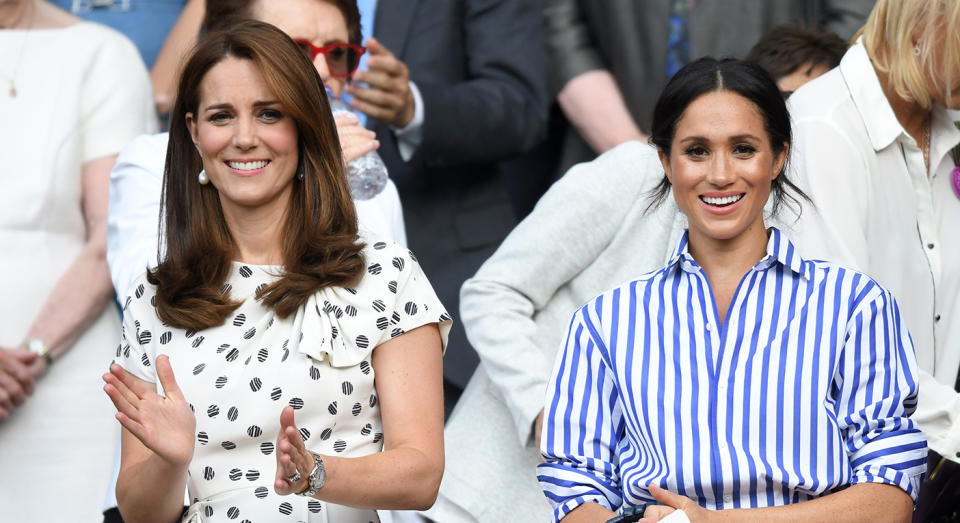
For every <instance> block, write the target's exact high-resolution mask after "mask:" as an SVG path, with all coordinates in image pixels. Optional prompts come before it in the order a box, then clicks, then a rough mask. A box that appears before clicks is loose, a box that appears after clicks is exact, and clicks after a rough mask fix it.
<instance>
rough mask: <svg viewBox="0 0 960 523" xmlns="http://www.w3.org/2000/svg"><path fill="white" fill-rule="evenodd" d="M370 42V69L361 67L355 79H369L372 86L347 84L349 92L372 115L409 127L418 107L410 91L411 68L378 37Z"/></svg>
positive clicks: (358, 104)
mask: <svg viewBox="0 0 960 523" xmlns="http://www.w3.org/2000/svg"><path fill="white" fill-rule="evenodd" d="M366 46H367V50H368V51H370V57H369V58H367V68H368V69H369V70H368V71H357V72H356V73H354V75H353V80H354V82H362V83H366V84H367V86H368V87H361V86H359V85H356V83H351V84H347V86H346V90H347V92H348V93H350V94H352V95H353V101H352V102H351V103H352V104H353V106H354V107H356V108H357V109H359V110H360V111H362V112H363V113H365V114H366V115H367V116H370V117H371V118H375V119H377V120H380V121H381V122H384V123H387V124H390V125H393V126H394V127H406V126H407V124H409V123H410V120H412V119H413V113H414V109H415V107H414V101H413V93H412V92H411V91H410V71H409V70H408V69H407V65H406V64H405V63H403V62H402V61H401V60H399V59H397V57H396V56H394V55H393V53H391V52H390V50H389V49H387V48H386V47H384V46H383V44H381V43H380V42H378V41H377V39H376V38H368V39H367V41H366Z"/></svg>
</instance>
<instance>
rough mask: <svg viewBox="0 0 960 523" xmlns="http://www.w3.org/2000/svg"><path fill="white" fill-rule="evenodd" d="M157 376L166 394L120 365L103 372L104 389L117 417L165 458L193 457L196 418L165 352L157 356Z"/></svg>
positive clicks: (176, 461)
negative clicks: (158, 391) (164, 354)
mask: <svg viewBox="0 0 960 523" xmlns="http://www.w3.org/2000/svg"><path fill="white" fill-rule="evenodd" d="M156 366H157V376H158V377H159V379H160V385H162V386H163V390H164V393H165V394H166V396H161V395H160V394H157V392H156V390H155V389H156V387H155V386H154V385H153V384H152V383H149V382H146V381H143V380H140V379H138V378H136V377H134V376H133V375H131V374H130V373H128V372H127V371H125V370H124V369H123V367H121V366H120V365H117V364H113V365H111V366H110V373H109V374H104V375H103V381H105V382H106V383H107V384H106V385H105V386H104V387H103V390H104V391H105V392H106V393H107V395H108V396H110V400H111V401H113V405H114V406H115V407H116V408H117V420H118V421H119V422H120V424H121V425H123V427H124V428H125V429H127V430H128V431H130V433H131V434H133V435H134V436H136V437H137V439H139V440H140V442H141V443H143V445H144V446H145V447H147V448H148V449H150V450H151V451H153V452H154V453H155V454H157V455H158V456H160V457H161V458H163V459H164V460H166V461H168V462H170V463H172V464H179V465H186V464H188V463H190V459H191V458H192V457H193V447H194V432H195V431H196V427H197V420H196V418H195V417H194V415H193V411H192V410H191V409H190V404H189V403H187V401H186V400H185V399H184V397H183V393H182V392H181V391H180V387H179V386H178V385H177V380H176V379H175V378H174V376H173V369H172V368H171V367H170V360H169V358H167V356H158V357H157V361H156Z"/></svg>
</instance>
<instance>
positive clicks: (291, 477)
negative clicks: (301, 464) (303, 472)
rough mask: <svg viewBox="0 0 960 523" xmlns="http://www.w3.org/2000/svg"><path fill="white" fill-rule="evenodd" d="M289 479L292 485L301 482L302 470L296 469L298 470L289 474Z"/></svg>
mask: <svg viewBox="0 0 960 523" xmlns="http://www.w3.org/2000/svg"><path fill="white" fill-rule="evenodd" d="M287 481H289V482H290V484H291V485H293V484H294V483H299V482H300V471H299V470H296V471H294V472H293V474H291V475H289V476H287Z"/></svg>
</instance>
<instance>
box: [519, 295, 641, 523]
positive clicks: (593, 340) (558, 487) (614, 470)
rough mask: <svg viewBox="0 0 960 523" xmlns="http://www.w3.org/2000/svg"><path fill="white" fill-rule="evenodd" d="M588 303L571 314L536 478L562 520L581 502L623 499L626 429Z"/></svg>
mask: <svg viewBox="0 0 960 523" xmlns="http://www.w3.org/2000/svg"><path fill="white" fill-rule="evenodd" d="M597 332H598V330H597V329H596V328H595V323H594V322H593V321H592V319H591V318H590V317H589V314H588V306H584V307H583V308H581V309H580V310H579V311H578V312H577V313H576V314H575V315H574V317H573V320H572V321H571V323H570V327H569V331H568V333H567V338H566V341H565V342H564V346H563V348H562V350H561V351H560V352H559V353H558V355H557V359H556V363H555V365H554V370H553V375H552V378H551V380H550V381H549V382H548V386H547V394H546V403H545V405H546V409H545V415H544V422H543V435H542V437H541V441H540V447H541V452H542V454H543V457H544V458H545V460H546V461H545V462H544V463H541V464H540V465H538V466H537V479H538V480H539V481H540V486H541V488H543V492H544V495H546V497H547V499H548V500H549V501H550V503H551V504H552V505H553V515H554V520H555V521H559V520H561V519H562V518H563V517H564V516H566V515H567V514H568V513H570V512H571V511H572V510H574V509H576V508H577V507H578V506H580V505H581V504H583V503H587V502H595V503H598V504H600V505H602V506H604V507H606V508H608V509H610V510H614V511H616V510H618V509H619V508H620V505H621V504H622V503H623V494H622V488H621V485H620V472H619V466H618V461H617V454H616V448H617V445H618V442H619V440H620V439H621V437H622V434H623V433H624V424H623V423H624V421H623V413H622V409H621V407H620V400H619V393H618V391H617V388H616V384H615V381H614V380H613V377H612V375H611V374H610V372H609V366H608V365H607V363H606V361H605V357H604V354H605V353H607V351H606V350H605V349H604V345H603V342H602V340H599V339H598V336H597V335H596V333H597Z"/></svg>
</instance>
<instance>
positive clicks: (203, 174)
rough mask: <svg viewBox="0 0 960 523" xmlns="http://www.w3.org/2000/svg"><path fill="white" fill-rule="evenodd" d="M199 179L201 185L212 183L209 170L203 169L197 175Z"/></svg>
mask: <svg viewBox="0 0 960 523" xmlns="http://www.w3.org/2000/svg"><path fill="white" fill-rule="evenodd" d="M197 181H198V182H200V185H206V184H208V183H210V177H208V176H207V170H206V169H202V170H201V171H200V174H198V175H197Z"/></svg>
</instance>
